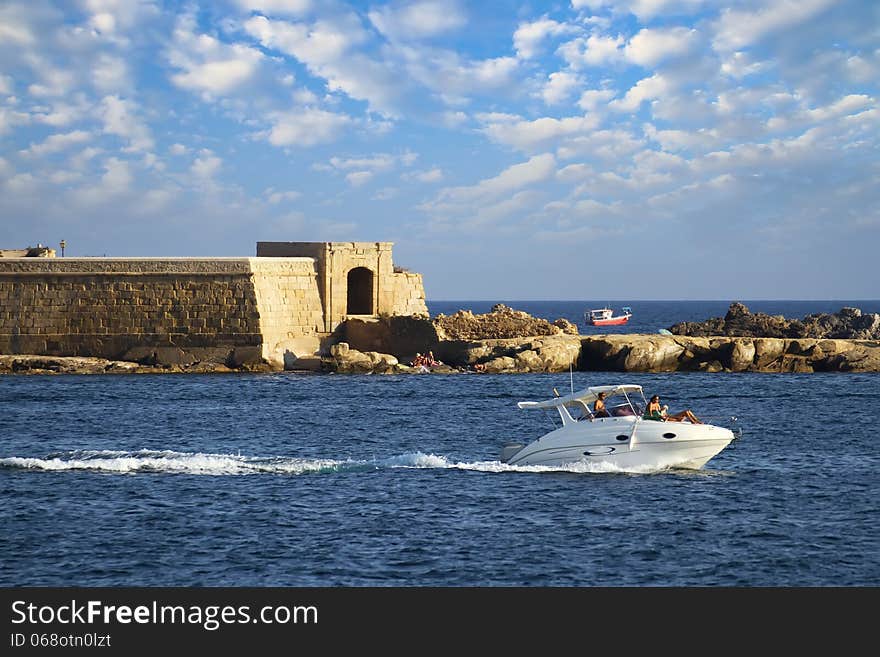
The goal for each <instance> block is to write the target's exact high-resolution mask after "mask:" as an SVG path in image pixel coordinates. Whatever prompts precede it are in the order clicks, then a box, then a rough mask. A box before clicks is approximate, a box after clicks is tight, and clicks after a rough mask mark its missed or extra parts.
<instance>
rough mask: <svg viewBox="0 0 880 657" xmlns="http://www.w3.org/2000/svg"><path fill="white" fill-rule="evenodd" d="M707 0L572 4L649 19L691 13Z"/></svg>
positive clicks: (578, 1) (579, 0) (597, 0)
mask: <svg viewBox="0 0 880 657" xmlns="http://www.w3.org/2000/svg"><path fill="white" fill-rule="evenodd" d="M705 2H706V0H571V6H572V8H573V9H576V10H584V9H586V10H591V11H601V10H603V9H610V10H612V11H616V12H621V13H631V14H633V15H635V16H637V17H638V18H639V19H642V20H649V19H651V18H654V17H655V16H660V15H672V16H675V15H682V14H689V13H691V12H693V11H694V10H696V9H699V7H700V6H701V5H703V4H704V3H705Z"/></svg>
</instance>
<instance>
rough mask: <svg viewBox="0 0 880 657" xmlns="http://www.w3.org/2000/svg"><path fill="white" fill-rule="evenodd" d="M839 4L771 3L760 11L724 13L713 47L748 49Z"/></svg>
mask: <svg viewBox="0 0 880 657" xmlns="http://www.w3.org/2000/svg"><path fill="white" fill-rule="evenodd" d="M835 2H836V0H770V2H767V3H765V5H764V6H763V7H761V8H759V9H755V10H748V9H731V8H725V9H722V10H721V16H720V18H719V19H718V21H717V22H716V25H715V28H716V33H715V38H714V41H713V45H714V46H715V49H716V50H719V51H730V50H739V49H742V48H745V47H747V46H749V45H751V44H753V43H755V42H758V41H761V40H762V39H764V38H765V37H767V36H769V35H771V34H773V33H774V32H778V31H780V30H785V29H789V28H792V27H794V26H795V25H798V24H799V23H802V22H803V21H806V20H808V19H810V18H812V17H813V16H815V15H817V14H819V13H820V12H822V11H823V10H825V9H827V8H828V7H830V6H832V5H833V4H834V3H835Z"/></svg>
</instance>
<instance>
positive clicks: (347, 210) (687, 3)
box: [0, 0, 880, 300]
mask: <svg viewBox="0 0 880 657" xmlns="http://www.w3.org/2000/svg"><path fill="white" fill-rule="evenodd" d="M878 81H880V3H878V2H875V1H874V0H740V1H736V2H729V3H723V4H722V3H717V2H711V1H709V0H572V1H571V2H556V3H552V2H507V1H501V0H498V1H490V2H460V1H455V0H423V1H415V2H396V1H392V2H379V1H376V2H342V1H337V0H320V1H319V0H216V1H214V2H169V1H161V0H141V1H136V0H129V1H126V0H80V1H78V2H77V1H73V0H70V1H63V2H62V1H60V0H59V1H58V2H44V1H42V0H28V1H27V2H17V1H15V0H12V1H4V2H3V3H2V5H0V248H22V247H24V246H28V245H35V244H36V243H38V242H40V243H43V244H49V245H50V246H56V247H57V244H58V242H59V241H60V240H61V239H65V240H66V241H67V244H68V247H67V255H68V256H77V255H112V256H139V255H142V256H188V255H189V256H249V255H253V254H254V249H255V243H256V242H257V241H258V240H279V241H287V240H290V241H346V240H363V241H393V242H394V243H395V247H394V258H395V262H396V263H397V264H399V265H402V266H405V267H407V268H409V269H411V270H413V271H419V272H421V273H422V274H423V275H424V280H425V288H426V293H427V296H428V298H429V299H434V300H441V299H488V300H492V299H595V298H623V299H647V298H659V299H727V298H730V299H740V298H749V299H759V298H792V299H796V298H803V299H813V298H815V299H821V298H831V299H860V298H877V297H878V296H880V293H878V280H880V277H878V274H877V267H876V264H875V261H876V257H877V254H878V251H880V157H878V154H880V148H878V145H880V144H878V142H880V109H878V101H877V97H878V93H880V91H878V84H880V83H878Z"/></svg>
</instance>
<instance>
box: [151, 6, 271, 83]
mask: <svg viewBox="0 0 880 657" xmlns="http://www.w3.org/2000/svg"><path fill="white" fill-rule="evenodd" d="M264 20H265V19H264ZM194 27H195V25H194V21H193V19H192V18H191V17H183V18H181V19H180V20H179V21H178V24H177V26H176V27H175V29H174V35H173V44H172V46H171V47H170V48H169V49H168V51H167V53H166V56H167V57H168V62H169V63H170V64H171V66H172V67H174V68H175V69H178V70H180V71H181V72H180V73H175V74H174V75H172V76H171V81H172V82H174V84H175V85H177V86H178V87H180V88H181V89H187V90H189V91H195V92H199V93H201V94H203V96H204V97H205V98H206V99H212V98H213V97H215V96H222V95H226V94H229V93H232V92H233V91H235V90H236V89H237V88H239V87H241V86H242V85H244V84H245V83H247V82H248V81H249V80H251V79H252V78H253V77H254V75H255V74H256V73H257V70H258V68H259V66H260V63H261V62H262V60H263V54H262V53H261V52H260V51H259V50H256V49H255V48H251V47H249V46H245V45H242V44H238V43H234V44H227V43H223V42H221V41H219V40H218V39H215V38H214V37H212V36H210V35H208V34H195V33H194V32H193V29H194Z"/></svg>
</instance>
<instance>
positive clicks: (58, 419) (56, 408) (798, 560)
mask: <svg viewBox="0 0 880 657" xmlns="http://www.w3.org/2000/svg"><path fill="white" fill-rule="evenodd" d="M499 301H501V300H499ZM463 303H464V305H462V306H461V307H463V308H470V309H473V310H474V311H476V312H482V311H484V310H487V309H488V308H489V307H491V305H492V304H494V303H495V302H494V301H493V302H486V307H485V308H483V307H482V306H480V305H479V304H480V303H481V302H463ZM506 303H508V305H511V306H513V307H515V308H518V309H522V310H526V311H528V312H530V313H532V314H535V315H539V316H548V317H549V318H550V319H555V318H556V317H569V318H570V319H574V318H576V317H578V316H579V315H581V314H582V312H583V309H584V308H586V307H590V306H591V304H590V303H589V302H522V303H517V302H506ZM610 303H611V304H612V305H614V307H619V306H620V305H624V304H628V305H631V306H632V307H633V309H634V311H635V312H636V317H635V318H634V323H633V324H632V325H631V326H630V328H629V330H631V331H635V330H638V331H656V330H657V328H665V327H668V326H669V325H671V324H672V323H674V322H676V321H679V320H681V319H689V318H692V319H705V318H707V317H709V316H714V315H723V314H724V311H726V308H727V305H728V302H720V301H719V302H635V301H631V302H614V301H613V300H612V301H611V302H610ZM746 303H747V305H749V307H750V308H752V310H754V311H757V310H761V311H763V312H771V313H774V314H776V313H781V314H785V315H786V316H788V317H801V316H803V315H804V314H807V313H809V312H820V311H828V310H839V308H840V307H841V305H855V306H858V307H861V308H862V309H863V310H864V311H866V312H880V302H876V301H872V302H865V301H861V302H770V301H765V302H753V303H749V302H746ZM445 304H450V306H449V307H446V306H445ZM655 304H656V305H655ZM662 304H665V305H666V310H665V311H664V310H663V308H662ZM676 304H677V305H676ZM694 304H704V306H703V307H702V310H701V309H700V308H699V307H696V306H694ZM774 304H775V305H774ZM457 305H458V304H457V303H455V302H438V303H432V304H429V306H430V309H431V311H432V313H437V312H447V313H449V312H455V310H457V309H458V308H457V307H454V306H457ZM599 305H604V302H600V303H599V304H598V305H592V307H598V306H599ZM444 308H445V309H444ZM716 308H717V310H716ZM688 313H694V314H695V315H694V316H691V315H689V314H688ZM581 322H582V320H581ZM639 322H644V324H640V323H639ZM572 376H573V385H574V386H575V387H576V388H578V387H584V386H587V385H599V384H606V383H614V382H631V383H637V384H641V385H642V386H644V387H645V390H646V392H647V393H653V392H657V393H658V394H661V395H662V396H663V397H664V398H665V401H666V402H667V403H669V404H670V406H671V409H672V410H679V409H681V408H686V407H687V408H692V409H693V410H694V411H696V412H697V414H698V415H700V416H701V417H703V416H705V417H707V418H715V419H716V420H717V421H719V422H721V421H722V420H726V419H729V418H730V417H731V416H736V417H737V418H738V421H737V424H738V425H739V426H740V427H741V428H742V430H743V436H742V438H741V439H740V440H738V441H736V442H735V443H733V445H732V446H731V447H729V448H727V449H726V450H724V451H723V452H721V454H719V455H718V456H717V457H715V458H714V459H713V460H712V461H710V462H709V464H708V465H707V467H706V469H704V470H702V471H699V472H687V471H659V472H649V473H639V474H635V473H626V472H620V471H617V470H615V469H614V468H612V467H610V466H609V467H602V466H595V467H592V468H588V467H586V466H572V467H569V468H565V469H554V470H547V469H536V468H513V467H508V466H505V465H503V464H501V463H500V462H498V460H497V458H498V452H499V448H500V446H501V444H502V443H503V442H505V441H507V440H510V439H518V440H531V439H534V438H537V437H538V436H540V435H541V434H542V433H544V432H545V431H546V430H547V429H548V425H547V420H546V418H545V416H544V415H543V414H542V413H540V412H528V411H520V410H518V409H517V408H516V402H517V401H520V400H525V399H543V398H546V397H548V396H550V395H551V394H552V393H551V390H552V388H553V387H554V386H555V387H558V388H559V389H560V390H563V389H567V388H568V386H569V385H570V384H571V382H570V380H569V374H568V373H564V374H553V375H545V374H525V375H488V374H457V375H439V374H435V375H422V376H418V375H396V376H365V375H354V376H343V375H303V374H296V373H283V374H262V375H256V374H253V375H244V374H230V375H210V376H199V375H142V376H135V375H130V376H126V375H116V376H5V377H0V436H2V443H0V525H2V527H3V530H2V532H0V585H2V586H35V585H48V586H123V585H125V586H127V585H131V586H159V585H169V586H221V585H225V586H270V585H272V586H379V585H381V586H433V585H439V586H453V585H455V586H459V585H463V586H509V585H526V586H544V585H560V586H596V585H634V586H656V585H674V586H693V585H720V586H734V585H738V586H766V585H784V586H808V585H810V586H826V585H843V586H855V585H872V586H876V585H878V584H880V530H878V525H877V506H878V504H877V499H878V498H877V491H878V490H880V469H878V465H880V446H878V439H880V436H878V421H877V418H876V409H877V408H880V375H876V374H807V375H803V374H723V373H718V374H705V373H674V374H620V373H601V372H575V373H574V374H573V375H572Z"/></svg>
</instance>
